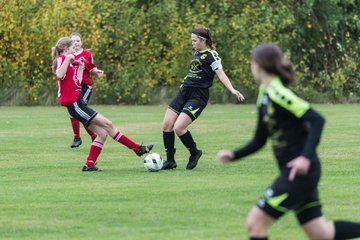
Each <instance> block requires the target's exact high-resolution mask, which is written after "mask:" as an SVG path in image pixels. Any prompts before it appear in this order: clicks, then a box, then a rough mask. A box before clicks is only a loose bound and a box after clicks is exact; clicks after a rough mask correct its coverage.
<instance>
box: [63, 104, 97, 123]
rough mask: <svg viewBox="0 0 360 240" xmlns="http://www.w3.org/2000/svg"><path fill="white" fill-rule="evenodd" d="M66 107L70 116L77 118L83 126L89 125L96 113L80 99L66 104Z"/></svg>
mask: <svg viewBox="0 0 360 240" xmlns="http://www.w3.org/2000/svg"><path fill="white" fill-rule="evenodd" d="M67 109H68V111H69V114H70V116H72V117H73V118H75V119H77V120H79V121H80V122H81V123H82V124H84V126H85V127H87V126H89V125H90V122H91V120H92V119H93V118H94V117H95V116H96V115H97V112H95V111H94V110H93V109H91V108H89V107H88V106H87V105H86V104H85V103H84V102H83V101H82V100H81V99H78V100H77V101H76V102H74V103H73V104H72V105H71V106H68V107H67Z"/></svg>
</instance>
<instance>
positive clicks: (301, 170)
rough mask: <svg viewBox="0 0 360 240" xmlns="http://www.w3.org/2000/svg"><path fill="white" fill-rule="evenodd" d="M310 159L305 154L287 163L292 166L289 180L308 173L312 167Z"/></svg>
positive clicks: (289, 166)
mask: <svg viewBox="0 0 360 240" xmlns="http://www.w3.org/2000/svg"><path fill="white" fill-rule="evenodd" d="M310 164H311V162H310V160H309V159H308V158H306V157H304V156H300V157H297V158H295V159H293V160H291V161H290V162H288V163H287V165H286V166H287V167H288V168H290V173H289V181H290V182H292V181H293V180H294V179H295V177H296V175H306V174H307V173H308V171H309V168H310Z"/></svg>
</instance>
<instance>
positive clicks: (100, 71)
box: [95, 69, 104, 77]
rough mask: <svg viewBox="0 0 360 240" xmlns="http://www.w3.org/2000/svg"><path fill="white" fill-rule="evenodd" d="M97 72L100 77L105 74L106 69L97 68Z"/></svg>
mask: <svg viewBox="0 0 360 240" xmlns="http://www.w3.org/2000/svg"><path fill="white" fill-rule="evenodd" d="M95 74H96V75H97V76H98V77H102V76H104V71H103V70H100V69H96V70H95Z"/></svg>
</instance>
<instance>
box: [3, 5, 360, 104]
mask: <svg viewBox="0 0 360 240" xmlns="http://www.w3.org/2000/svg"><path fill="white" fill-rule="evenodd" d="M0 6H1V7H0V8H1V11H0V20H1V21H0V38H1V45H0V94H1V96H0V105H6V104H55V103H56V92H57V91H56V88H57V84H56V79H55V77H54V75H53V74H52V73H51V61H52V60H51V57H50V49H51V47H52V46H54V45H55V43H56V41H57V39H59V38H60V37H62V36H66V35H69V34H70V33H71V32H73V31H77V32H81V33H82V34H83V38H84V44H85V47H86V48H89V49H91V51H92V52H93V55H94V57H95V61H96V64H97V65H98V66H99V68H101V69H104V70H105V72H106V77H105V78H103V79H96V78H95V77H94V78H95V79H94V80H95V93H94V99H93V100H92V102H97V103H136V104H144V103H149V102H154V99H156V98H158V96H157V94H158V92H159V90H161V89H165V90H168V89H170V90H169V91H168V93H166V91H165V93H164V97H165V98H168V97H169V96H170V95H171V94H172V93H173V92H174V91H173V90H171V89H177V88H178V86H179V85H180V84H181V81H182V79H183V78H184V76H185V75H186V73H187V71H188V66H189V62H190V60H191V58H192V54H193V51H192V49H191V41H190V33H191V30H192V29H193V28H194V27H198V26H206V27H209V28H210V29H211V30H212V32H213V37H214V40H215V42H216V46H217V50H218V52H219V54H220V56H221V58H222V59H223V65H224V69H225V71H226V73H227V74H228V76H229V77H230V79H231V81H232V82H233V84H234V85H235V87H237V88H239V89H240V90H241V91H243V92H244V93H246V95H247V97H248V99H249V100H251V99H252V98H254V96H255V95H256V91H257V84H255V83H254V80H253V78H252V76H251V73H250V68H249V65H250V61H251V59H250V54H251V50H252V49H253V48H254V47H255V46H256V45H258V44H260V43H263V42H270V41H271V42H275V43H277V44H279V45H280V46H281V47H282V48H283V49H284V50H285V51H286V53H287V55H288V56H289V58H290V60H291V61H292V62H293V63H294V65H295V66H296V69H297V73H298V85H297V87H296V91H298V92H299V93H300V94H301V95H303V96H304V97H306V98H308V99H309V100H312V101H320V102H328V101H331V102H338V101H357V100H356V99H359V98H360V86H359V83H358V79H359V77H360V73H359V72H360V71H359V70H360V65H359V61H358V59H359V58H360V40H359V39H360V17H359V12H360V2H359V1H355V0H346V1H344V0H342V1H340V0H331V1H320V0H309V1H295V0H285V1H278V0H262V1H250V0H241V1H235V0H225V1H200V0H187V1H166V0H151V1H144V0H137V1H135V0H122V1H100V0H93V1H90V0H86V1H55V0H31V1H30V0H29V1H26V2H25V3H23V2H21V1H18V0H8V1H4V0H1V4H0ZM13 93H16V94H13ZM211 93H212V101H215V102H228V101H234V98H233V97H232V96H230V94H229V93H228V91H227V90H226V89H225V88H224V87H223V86H222V85H221V84H220V83H219V81H217V80H215V84H214V87H213V89H212V90H211ZM320 95H322V96H324V97H322V98H321V99H320V98H318V97H317V96H320ZM14 98H17V99H14Z"/></svg>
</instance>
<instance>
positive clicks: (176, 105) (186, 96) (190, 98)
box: [162, 28, 244, 170]
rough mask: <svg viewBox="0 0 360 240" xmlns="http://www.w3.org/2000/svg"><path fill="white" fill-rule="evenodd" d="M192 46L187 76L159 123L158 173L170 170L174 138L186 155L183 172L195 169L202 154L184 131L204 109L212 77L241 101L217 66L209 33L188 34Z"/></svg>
mask: <svg viewBox="0 0 360 240" xmlns="http://www.w3.org/2000/svg"><path fill="white" fill-rule="evenodd" d="M191 41H192V46H193V48H194V50H195V54H194V57H193V59H192V61H191V65H190V69H189V73H188V74H187V76H186V77H185V79H184V81H183V83H182V85H181V87H180V90H179V92H178V93H177V95H176V96H175V97H174V99H173V100H172V102H171V103H170V105H169V107H168V109H167V110H166V112H165V116H164V121H163V140H164V147H165V152H166V157H167V161H165V162H164V165H163V168H162V169H165V170H167V169H174V168H176V167H177V164H176V162H175V157H174V155H175V134H174V131H175V133H176V135H177V136H178V137H179V138H180V140H181V142H182V143H183V144H184V145H185V147H186V148H187V149H188V150H189V152H190V157H189V162H188V164H187V166H186V169H188V170H192V169H194V168H195V167H196V165H197V162H198V160H199V159H200V157H201V155H202V151H201V150H199V149H198V148H197V146H196V143H195V141H194V139H193V137H192V135H191V133H190V131H188V130H187V127H188V126H189V125H190V124H191V123H192V122H193V121H195V120H196V119H197V118H198V117H199V116H200V114H201V112H202V111H203V110H204V109H205V107H206V105H207V103H208V100H209V88H210V87H211V86H212V83H213V80H214V76H215V74H216V75H217V76H218V77H219V79H220V81H221V82H222V83H223V84H224V85H225V87H226V88H227V89H228V90H229V91H230V92H231V93H232V94H234V95H235V96H236V98H237V99H238V100H239V101H243V100H244V97H243V95H242V94H241V93H240V92H239V91H238V90H236V89H235V88H234V87H233V86H232V84H231V82H230V80H229V78H228V77H227V76H226V74H225V72H224V70H223V67H222V65H221V59H220V57H219V55H218V53H217V52H216V51H215V47H214V46H213V40H212V37H211V32H210V30H209V29H207V28H197V29H194V30H193V31H192V33H191Z"/></svg>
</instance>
